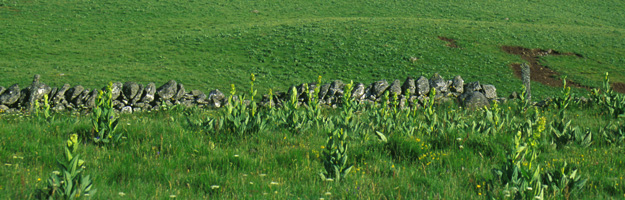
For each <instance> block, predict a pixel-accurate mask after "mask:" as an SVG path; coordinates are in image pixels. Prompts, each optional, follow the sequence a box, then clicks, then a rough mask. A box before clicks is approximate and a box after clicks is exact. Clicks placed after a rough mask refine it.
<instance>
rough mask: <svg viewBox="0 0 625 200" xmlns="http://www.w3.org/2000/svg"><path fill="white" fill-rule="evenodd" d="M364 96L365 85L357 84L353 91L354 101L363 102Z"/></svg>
mask: <svg viewBox="0 0 625 200" xmlns="http://www.w3.org/2000/svg"><path fill="white" fill-rule="evenodd" d="M364 96H365V84H362V83H358V84H356V86H354V89H352V99H354V100H362V98H363V97H364Z"/></svg>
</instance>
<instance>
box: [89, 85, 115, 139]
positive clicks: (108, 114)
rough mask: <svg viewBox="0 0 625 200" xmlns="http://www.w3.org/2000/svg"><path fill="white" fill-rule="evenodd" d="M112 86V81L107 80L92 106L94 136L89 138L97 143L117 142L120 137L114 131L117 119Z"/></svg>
mask: <svg viewBox="0 0 625 200" xmlns="http://www.w3.org/2000/svg"><path fill="white" fill-rule="evenodd" d="M112 88H113V82H109V84H108V85H106V89H105V90H104V91H99V92H98V97H97V98H96V100H95V107H94V108H93V115H92V118H91V122H92V125H93V130H94V131H95V136H93V137H91V139H92V140H93V142H94V143H96V144H98V145H102V144H115V143H117V142H119V139H120V138H121V137H122V134H121V133H117V132H116V131H115V130H116V129H117V123H118V122H119V121H118V120H117V117H116V116H115V110H114V109H113V89H112Z"/></svg>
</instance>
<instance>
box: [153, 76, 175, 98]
mask: <svg viewBox="0 0 625 200" xmlns="http://www.w3.org/2000/svg"><path fill="white" fill-rule="evenodd" d="M176 92H178V84H177V83H176V81H174V80H169V82H167V83H165V84H164V85H163V86H161V87H159V88H158V89H157V90H156V94H157V95H158V96H159V97H160V100H162V101H164V100H170V99H172V98H173V97H174V96H175V95H176Z"/></svg>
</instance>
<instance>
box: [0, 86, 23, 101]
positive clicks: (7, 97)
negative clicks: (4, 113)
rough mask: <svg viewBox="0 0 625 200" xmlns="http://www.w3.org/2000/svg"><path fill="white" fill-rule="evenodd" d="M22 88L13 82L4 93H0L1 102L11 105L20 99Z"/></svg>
mask: <svg viewBox="0 0 625 200" xmlns="http://www.w3.org/2000/svg"><path fill="white" fill-rule="evenodd" d="M20 95H21V90H20V86H19V85H18V84H13V85H12V86H11V87H9V89H7V90H6V91H5V92H4V93H3V94H2V95H0V104H4V105H7V106H10V105H12V104H14V103H15V102H17V101H18V100H19V99H20Z"/></svg>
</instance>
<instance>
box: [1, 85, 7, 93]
mask: <svg viewBox="0 0 625 200" xmlns="http://www.w3.org/2000/svg"><path fill="white" fill-rule="evenodd" d="M5 90H7V89H6V88H4V87H2V86H0V95H2V93H4V91H5Z"/></svg>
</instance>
